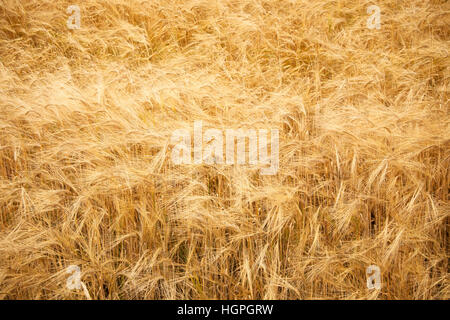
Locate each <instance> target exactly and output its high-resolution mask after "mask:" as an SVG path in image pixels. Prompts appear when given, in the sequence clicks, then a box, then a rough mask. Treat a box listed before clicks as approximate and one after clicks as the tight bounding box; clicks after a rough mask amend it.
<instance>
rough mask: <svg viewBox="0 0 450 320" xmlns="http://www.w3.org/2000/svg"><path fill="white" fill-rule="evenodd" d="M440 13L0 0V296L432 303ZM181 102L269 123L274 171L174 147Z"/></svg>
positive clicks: (293, 0) (412, 5) (231, 121)
mask: <svg viewBox="0 0 450 320" xmlns="http://www.w3.org/2000/svg"><path fill="white" fill-rule="evenodd" d="M71 5H78V6H79V8H80V11H81V27H80V29H74V30H72V29H69V28H68V26H67V20H68V18H69V17H70V14H68V12H67V8H68V7H69V6H71ZM370 5H377V6H379V7H380V9H381V12H380V14H381V26H380V28H379V29H378V28H368V26H367V20H368V18H369V14H368V12H367V11H366V10H367V8H368V7H369V6H370ZM449 26H450V2H448V1H445V0H434V1H431V0H430V1H428V0H409V1H395V0H374V1H366V0H272V1H269V0H223V1H222V0H220V1H219V0H170V1H169V0H158V1H156V0H155V1H139V0H108V1H106V0H83V1H78V2H77V0H70V1H66V0H54V1H50V0H0V299H88V298H91V299H449V298H450V284H449V273H448V270H449V269H448V268H449V265H448V258H449V229H448V227H449V221H450V220H449V213H450V203H449V181H450V179H449V178H450V175H449V165H450V159H449V156H450V139H449V137H450V127H449V122H450V121H449V120H450V117H449V104H448V97H449V81H450V78H449V65H450V58H449V49H450V27H449ZM199 120H201V121H203V123H204V126H205V127H209V128H218V129H220V130H225V129H226V128H257V129H271V128H277V129H279V169H278V172H277V173H276V174H275V175H268V176H264V175H261V174H260V173H259V168H258V166H251V165H248V164H245V165H238V164H236V165H225V164H220V165H208V164H192V165H175V164H174V163H173V162H172V160H171V150H172V149H173V147H174V145H173V143H172V142H171V135H172V133H173V132H174V131H175V130H177V129H179V128H184V129H187V130H191V131H192V127H193V123H194V121H199ZM71 265H75V266H78V267H79V268H80V270H81V281H82V283H83V290H78V289H77V290H69V289H68V288H67V286H66V281H67V278H68V277H69V276H70V274H68V273H67V268H68V267H69V266H71ZM370 265H376V266H379V268H380V272H381V289H379V290H378V289H369V288H368V287H367V283H366V280H367V274H366V268H367V267H368V266H370Z"/></svg>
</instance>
